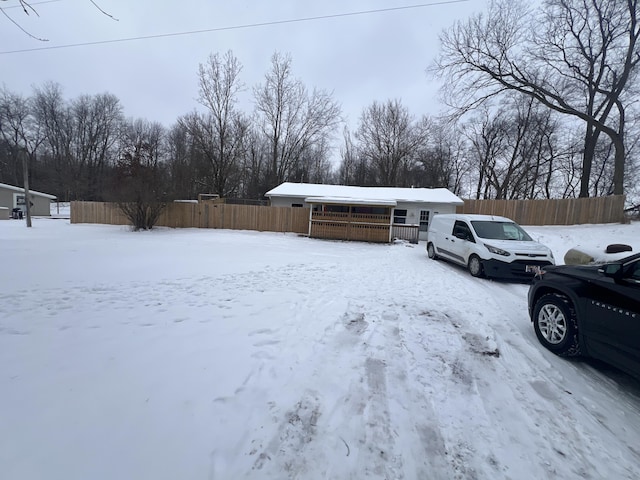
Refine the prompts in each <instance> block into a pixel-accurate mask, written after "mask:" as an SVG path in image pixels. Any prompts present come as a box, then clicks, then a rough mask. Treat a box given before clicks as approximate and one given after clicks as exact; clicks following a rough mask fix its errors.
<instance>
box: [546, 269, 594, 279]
mask: <svg viewBox="0 0 640 480" xmlns="http://www.w3.org/2000/svg"><path fill="white" fill-rule="evenodd" d="M600 268H602V265H550V266H548V267H544V271H545V272H546V273H549V274H553V275H559V276H562V277H571V278H578V279H580V280H585V281H590V280H596V279H598V278H602V277H603V275H602V274H601V273H599V272H598V269H600ZM543 279H544V276H543Z"/></svg>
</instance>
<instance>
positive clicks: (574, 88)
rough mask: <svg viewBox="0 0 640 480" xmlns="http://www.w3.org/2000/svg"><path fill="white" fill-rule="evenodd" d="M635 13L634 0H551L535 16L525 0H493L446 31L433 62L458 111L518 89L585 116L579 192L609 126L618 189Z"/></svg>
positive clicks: (584, 189) (633, 65)
mask: <svg viewBox="0 0 640 480" xmlns="http://www.w3.org/2000/svg"><path fill="white" fill-rule="evenodd" d="M637 20H638V18H637V0H620V1H610V0H546V1H545V2H544V7H543V9H542V10H541V12H540V14H539V16H537V17H536V16H534V15H533V14H532V13H531V12H530V10H529V8H528V4H527V3H526V2H524V1H521V0H495V1H492V2H491V4H490V8H489V12H488V13H487V15H486V16H485V15H482V14H480V15H476V16H474V17H472V18H471V19H470V20H468V21H466V22H461V23H457V24H456V25H455V26H454V27H453V28H452V29H450V30H448V31H446V32H444V33H443V34H442V35H441V42H442V53H441V55H440V57H439V59H438V60H437V62H436V70H437V71H438V72H439V74H440V75H441V76H442V77H443V78H445V79H446V84H447V87H446V90H447V94H448V97H449V100H450V101H451V103H452V104H453V105H455V106H456V107H458V108H459V109H460V111H468V110H469V109H471V108H473V107H474V106H476V105H478V104H480V103H482V102H485V101H487V100H488V99H490V98H492V97H495V96H496V95H499V94H501V93H502V92H505V91H514V92H518V93H520V94H523V95H527V96H530V97H531V98H534V99H535V100H536V101H538V102H540V103H541V104H543V105H545V106H546V107H548V108H550V109H552V110H555V111H557V112H559V113H562V114H565V115H569V116H571V117H573V118H576V119H579V120H581V121H583V122H584V124H585V136H584V152H583V167H582V169H583V172H582V183H581V189H580V196H588V195H589V181H590V176H591V175H590V173H591V172H590V170H591V165H592V163H593V158H594V154H595V146H596V144H597V141H598V137H599V135H600V133H604V134H605V135H606V136H607V137H608V138H609V139H610V141H611V142H612V144H613V146H614V149H615V156H614V164H615V165H614V169H615V173H614V180H613V182H614V188H613V193H615V194H621V193H623V191H624V166H625V138H624V131H625V108H626V106H627V104H628V102H629V101H630V100H629V98H628V93H629V89H630V87H631V85H632V84H633V82H634V81H635V80H636V75H635V73H636V69H637V65H638V61H640V55H639V54H638V45H637V41H638V37H639V36H640V26H639V25H638V21H637Z"/></svg>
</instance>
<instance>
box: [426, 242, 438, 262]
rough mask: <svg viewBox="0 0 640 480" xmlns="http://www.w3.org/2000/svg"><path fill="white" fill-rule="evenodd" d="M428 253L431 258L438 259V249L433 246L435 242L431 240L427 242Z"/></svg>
mask: <svg viewBox="0 0 640 480" xmlns="http://www.w3.org/2000/svg"><path fill="white" fill-rule="evenodd" d="M427 255H428V256H429V258H430V259H431V260H437V259H438V255H436V249H435V247H434V246H433V243H431V242H429V243H428V244H427Z"/></svg>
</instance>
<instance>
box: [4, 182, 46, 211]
mask: <svg viewBox="0 0 640 480" xmlns="http://www.w3.org/2000/svg"><path fill="white" fill-rule="evenodd" d="M29 194H30V195H31V215H36V216H48V215H51V200H55V199H56V196H55V195H48V194H46V193H41V192H36V191H34V190H29ZM0 207H6V208H8V209H9V211H11V210H13V209H14V208H19V209H21V210H22V211H23V212H24V213H26V212H27V205H26V203H25V200H24V188H21V187H14V186H13V185H7V184H6V183H0Z"/></svg>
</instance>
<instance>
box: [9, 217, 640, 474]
mask: <svg viewBox="0 0 640 480" xmlns="http://www.w3.org/2000/svg"><path fill="white" fill-rule="evenodd" d="M527 230H528V231H529V233H531V234H532V236H534V237H535V238H536V239H539V240H540V241H541V242H543V243H545V244H547V245H548V246H549V247H551V248H552V250H553V252H554V254H555V256H556V259H557V260H559V261H560V263H561V262H562V258H563V256H564V253H565V252H566V251H567V250H568V249H569V248H571V247H573V246H575V245H577V244H582V245H587V246H594V247H596V246H597V247H604V246H605V245H606V244H608V243H614V242H615V243H620V242H622V243H629V244H631V245H632V246H633V249H634V251H636V252H637V251H640V224H638V223H636V224H632V225H598V226H577V227H529V228H527ZM0 245H1V246H2V251H1V252H2V258H3V260H2V265H3V268H2V273H3V274H2V275H1V276H0V478H2V479H7V480H14V479H15V480H32V479H47V480H50V479H60V480H86V479H91V480H99V479H105V480H107V479H119V480H125V479H154V480H159V479H167V480H169V479H190V480H192V479H229V480H234V479H241V478H251V479H283V478H300V479H325V478H327V479H349V478H350V479H360V478H373V479H434V480H438V479H543V478H558V479H574V478H576V479H577V478H591V479H602V478H610V479H637V478H640V385H639V383H638V381H636V380H634V379H632V378H631V377H629V376H627V375H624V374H622V373H620V372H618V371H615V370H613V369H611V368H608V367H606V366H603V365H601V364H599V363H596V362H588V361H568V360H565V359H561V358H558V357H555V356H554V355H553V354H551V353H549V352H547V351H546V350H544V348H543V347H542V346H541V345H540V344H539V343H538V341H537V339H536V337H535V334H534V331H533V328H532V326H531V323H530V321H529V318H528V314H527V301H526V294H527V289H528V287H527V286H526V285H521V284H511V283H501V282H494V281H488V280H479V279H475V278H472V277H471V276H470V275H469V274H468V273H467V272H466V271H464V270H463V269H460V268H457V267H455V266H453V265H451V264H447V263H443V262H440V261H432V260H429V259H428V258H427V255H426V252H425V248H424V244H422V243H421V244H420V245H418V246H415V245H408V244H394V245H371V244H364V243H346V242H331V241H321V240H313V239H308V238H304V237H298V236H296V235H293V234H274V233H258V232H237V231H236V232H234V231H226V230H194V229H185V230H170V229H158V230H157V231H152V232H140V233H133V232H130V231H128V229H127V228H123V227H118V226H101V225H70V224H69V221H68V220H65V219H36V220H35V221H34V228H32V229H27V228H25V226H24V222H19V221H4V222H0Z"/></svg>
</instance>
